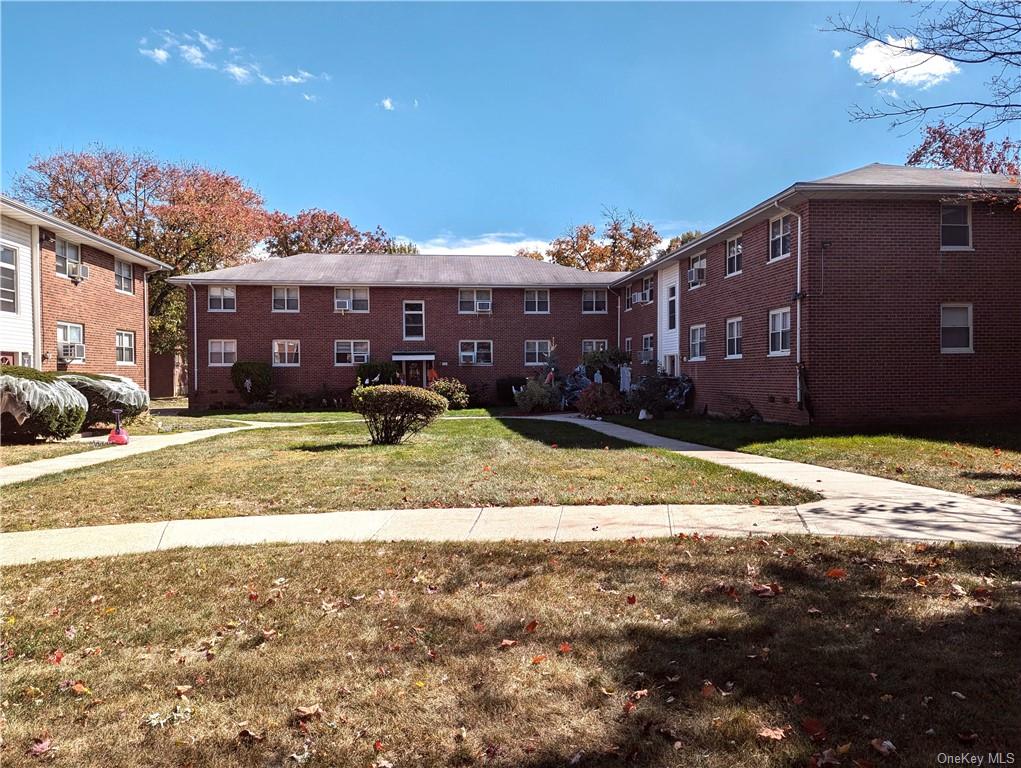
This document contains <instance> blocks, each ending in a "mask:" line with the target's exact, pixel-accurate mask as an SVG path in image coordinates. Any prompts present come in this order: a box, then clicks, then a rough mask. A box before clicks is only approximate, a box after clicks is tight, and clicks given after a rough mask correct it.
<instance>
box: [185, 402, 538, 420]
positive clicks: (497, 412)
mask: <svg viewBox="0 0 1021 768" xmlns="http://www.w3.org/2000/svg"><path fill="white" fill-rule="evenodd" d="M519 413H520V411H518V410H517V409H516V408H511V407H506V406H494V407H489V408H465V409H463V410H460V411H448V412H447V413H446V417H448V418H449V417H457V416H461V417H466V416H472V417H478V416H510V415H515V414H519ZM184 417H202V418H228V419H244V420H245V421H280V422H302V421H338V420H352V419H354V420H360V419H361V416H359V415H358V414H357V413H355V412H354V411H344V410H325V411H287V410H281V411H275V410H270V411H249V410H245V409H240V410H217V411H194V412H189V413H186V414H184Z"/></svg>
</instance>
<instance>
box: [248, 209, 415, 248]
mask: <svg viewBox="0 0 1021 768" xmlns="http://www.w3.org/2000/svg"><path fill="white" fill-rule="evenodd" d="M266 252H267V253H268V254H269V255H270V256H277V257H283V256H294V255H295V254H298V253H418V248H417V247H416V246H415V244H414V243H408V242H406V241H402V240H397V239H396V238H393V237H391V236H390V235H388V234H387V233H386V232H385V231H384V230H383V229H382V227H376V228H375V229H374V230H360V229H358V228H357V227H355V226H354V225H353V224H351V222H350V220H348V219H346V218H345V217H343V216H341V215H340V214H339V213H335V212H332V211H325V210H322V209H321V208H310V209H308V210H304V211H301V212H300V213H298V214H297V215H294V216H292V215H290V214H286V213H282V212H280V211H276V212H274V213H272V214H270V217H269V234H268V237H267V238H266Z"/></svg>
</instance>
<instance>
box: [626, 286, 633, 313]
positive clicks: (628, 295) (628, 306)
mask: <svg viewBox="0 0 1021 768" xmlns="http://www.w3.org/2000/svg"><path fill="white" fill-rule="evenodd" d="M633 301H634V299H633V298H632V295H631V286H630V285H625V286H624V311H625V312H628V311H630V309H631V304H632V302H633Z"/></svg>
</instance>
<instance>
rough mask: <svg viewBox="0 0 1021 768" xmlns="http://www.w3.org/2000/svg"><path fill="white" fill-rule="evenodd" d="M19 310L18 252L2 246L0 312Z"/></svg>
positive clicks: (0, 256) (0, 257)
mask: <svg viewBox="0 0 1021 768" xmlns="http://www.w3.org/2000/svg"><path fill="white" fill-rule="evenodd" d="M17 311H18V252H17V250H15V249H14V248H9V247H8V246H6V245H5V246H3V247H2V248H0V312H17Z"/></svg>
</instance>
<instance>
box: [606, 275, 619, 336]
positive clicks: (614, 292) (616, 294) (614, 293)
mask: <svg viewBox="0 0 1021 768" xmlns="http://www.w3.org/2000/svg"><path fill="white" fill-rule="evenodd" d="M606 290H608V291H609V292H610V293H612V294H613V295H614V296H616V297H617V343H616V345H615V346H616V347H617V349H620V294H619V293H617V292H616V291H614V290H613V289H612V288H607V289H606Z"/></svg>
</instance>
